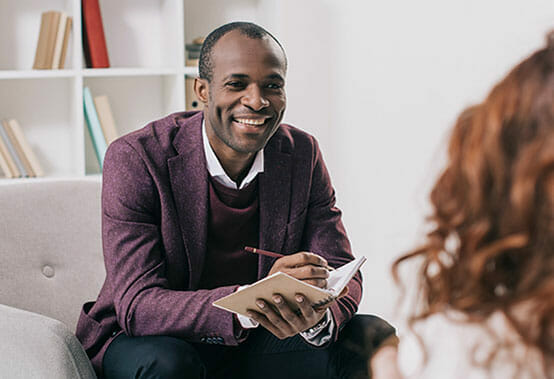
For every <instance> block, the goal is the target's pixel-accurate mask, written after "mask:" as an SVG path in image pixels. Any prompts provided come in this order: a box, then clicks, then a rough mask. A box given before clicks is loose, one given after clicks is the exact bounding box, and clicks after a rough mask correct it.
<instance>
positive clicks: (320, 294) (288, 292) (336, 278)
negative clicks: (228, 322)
mask: <svg viewBox="0 0 554 379" xmlns="http://www.w3.org/2000/svg"><path fill="white" fill-rule="evenodd" d="M365 261H366V258H365V257H358V258H356V259H354V260H353V261H351V262H349V263H347V264H345V265H344V266H341V267H339V268H337V269H336V270H333V271H331V272H330V273H329V278H327V288H319V287H315V286H312V285H310V284H308V283H304V282H303V281H301V280H298V279H296V278H293V277H292V276H290V275H287V274H285V273H283V272H276V273H275V274H273V275H270V276H268V277H266V278H263V279H261V280H259V281H257V282H255V283H253V284H251V285H249V286H247V287H245V288H243V289H241V290H240V291H236V292H234V293H232V294H230V295H227V296H225V297H222V298H221V299H219V300H217V301H215V302H214V303H213V305H214V306H215V307H217V308H221V309H225V310H226V311H229V312H233V313H238V314H240V315H243V316H247V314H246V313H247V310H248V309H253V310H256V309H258V307H257V305H256V303H255V301H256V299H266V300H267V301H269V302H270V303H273V301H272V300H271V296H272V295H273V294H274V293H279V294H281V295H282V296H283V297H284V298H285V300H286V301H287V303H288V304H289V305H290V306H291V308H293V310H295V311H298V307H297V306H296V301H295V299H294V296H295V295H296V294H297V293H302V294H304V296H305V297H306V298H307V299H308V301H309V302H310V303H311V304H312V306H313V307H314V308H316V309H317V308H319V307H322V306H324V305H326V304H327V303H329V302H331V301H333V300H335V299H336V298H337V297H338V295H340V293H341V292H342V290H343V289H344V287H346V285H347V284H348V282H350V280H351V279H352V277H353V276H354V275H355V274H356V272H357V271H358V269H359V268H360V267H361V266H362V265H363V264H364V262H365Z"/></svg>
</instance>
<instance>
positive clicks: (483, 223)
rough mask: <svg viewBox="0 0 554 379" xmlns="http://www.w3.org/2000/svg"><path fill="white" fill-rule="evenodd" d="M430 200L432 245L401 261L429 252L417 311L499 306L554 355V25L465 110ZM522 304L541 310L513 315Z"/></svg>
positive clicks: (477, 315)
mask: <svg viewBox="0 0 554 379" xmlns="http://www.w3.org/2000/svg"><path fill="white" fill-rule="evenodd" d="M431 203H432V205H433V213H432V215H431V217H430V220H431V221H432V223H433V230H432V231H431V232H430V233H429V234H428V236H427V241H426V243H425V245H424V246H422V247H420V248H418V249H417V250H415V251H413V252H411V253H409V254H407V255H406V256H404V257H401V258H400V259H399V260H397V261H396V262H395V264H394V267H393V272H394V275H395V276H396V277H397V268H398V264H400V263H401V262H403V261H406V260H409V259H411V258H416V257H420V258H423V264H422V266H421V267H422V270H421V273H420V276H419V279H420V284H421V286H420V291H421V292H420V295H421V299H422V304H420V305H421V306H422V307H421V308H420V309H418V311H417V313H416V314H415V315H414V318H413V319H414V320H417V319H422V318H426V317H428V316H430V315H431V314H433V313H436V312H441V311H444V310H446V309H454V310H458V311H461V312H463V313H465V314H467V315H468V316H469V317H470V319H473V320H483V319H485V318H487V317H488V316H489V315H491V314H492V313H493V312H496V311H501V312H503V313H504V314H505V315H506V316H507V317H508V319H509V320H510V321H511V323H512V324H513V326H514V327H515V328H516V330H517V331H518V333H519V334H520V335H521V336H522V338H523V339H524V341H525V342H526V343H527V344H529V345H531V346H536V347H538V348H539V349H540V350H541V351H542V352H543V353H544V354H545V356H550V357H554V343H553V341H554V334H553V333H552V332H553V331H552V328H554V32H553V33H550V34H549V36H548V37H547V46H546V47H545V48H543V49H541V50H539V51H537V52H535V53H534V54H532V55H531V56H530V57H528V58H527V59H525V60H524V61H523V62H521V63H520V64H519V65H517V66H516V67H515V68H514V69H513V70H512V71H511V72H510V73H509V74H508V75H507V76H506V77H505V78H504V79H503V80H502V81H501V82H500V83H498V84H497V85H496V86H495V87H494V88H493V89H492V91H491V92H490V94H489V95H488V97H487V98H486V99H485V101H483V102H482V103H481V104H478V105H475V106H473V107H470V108H468V109H466V110H465V111H464V112H462V114H461V115H460V116H459V118H458V120H457V122H456V125H455V127H454V130H453V133H452V136H451V138H450V143H449V150H448V164H447V167H446V169H445V170H444V172H443V173H442V174H441V176H440V177H439V179H438V181H437V182H436V183H435V186H434V188H433V190H432V192H431ZM522 304H526V306H527V307H529V308H528V309H529V310H530V312H531V313H530V314H531V315H532V316H533V317H528V318H527V319H526V320H521V319H520V318H517V317H515V316H514V312H515V310H516V309H521V307H520V306H521V305H522Z"/></svg>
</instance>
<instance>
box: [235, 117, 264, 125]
mask: <svg viewBox="0 0 554 379" xmlns="http://www.w3.org/2000/svg"><path fill="white" fill-rule="evenodd" d="M237 121H238V122H240V123H241V124H247V125H262V124H263V123H264V122H265V120H264V119H262V120H251V119H247V118H237Z"/></svg>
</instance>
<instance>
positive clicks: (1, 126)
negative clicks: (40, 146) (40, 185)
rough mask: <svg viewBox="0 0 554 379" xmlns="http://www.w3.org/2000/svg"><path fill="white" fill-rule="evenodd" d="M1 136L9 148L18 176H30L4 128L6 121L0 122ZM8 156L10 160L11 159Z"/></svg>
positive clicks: (13, 169) (13, 168)
mask: <svg viewBox="0 0 554 379" xmlns="http://www.w3.org/2000/svg"><path fill="white" fill-rule="evenodd" d="M0 138H2V140H3V141H4V145H5V146H6V148H7V151H8V154H9V158H11V161H12V162H13V165H11V166H12V167H11V168H12V171H14V173H15V174H16V176H24V177H26V176H28V174H27V172H26V171H25V168H24V167H23V163H21V160H20V159H19V157H18V156H17V153H16V151H15V148H14V146H13V145H12V143H11V141H10V139H9V137H8V134H7V133H6V129H5V128H4V122H1V123H0ZM9 158H8V160H9Z"/></svg>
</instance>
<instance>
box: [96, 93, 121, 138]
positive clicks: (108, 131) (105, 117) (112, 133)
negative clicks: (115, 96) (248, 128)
mask: <svg viewBox="0 0 554 379" xmlns="http://www.w3.org/2000/svg"><path fill="white" fill-rule="evenodd" d="M94 105H95V106H96V113H98V119H99V120H100V126H102V131H103V132H104V136H105V137H106V144H108V145H109V144H110V143H112V142H113V141H114V140H115V139H116V138H117V137H118V135H117V129H116V127H115V121H114V119H113V114H112V109H111V107H110V102H109V101H108V97H107V96H106V95H102V96H95V97H94Z"/></svg>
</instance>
